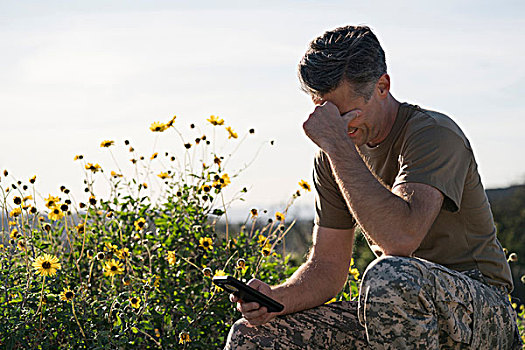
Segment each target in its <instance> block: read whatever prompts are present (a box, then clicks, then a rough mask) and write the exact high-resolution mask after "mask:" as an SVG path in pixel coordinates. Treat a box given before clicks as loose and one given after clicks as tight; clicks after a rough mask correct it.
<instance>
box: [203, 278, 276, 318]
mask: <svg viewBox="0 0 525 350" xmlns="http://www.w3.org/2000/svg"><path fill="white" fill-rule="evenodd" d="M212 281H213V283H215V284H216V285H217V286H219V287H221V288H223V289H225V290H226V291H228V292H230V293H233V295H235V296H236V297H238V298H241V299H242V301H244V302H245V303H248V302H252V301H254V302H256V303H258V304H259V305H261V307H262V306H266V308H267V309H268V312H280V311H283V309H284V306H283V305H282V304H281V303H278V302H277V301H275V300H273V299H272V298H270V297H269V296H267V295H264V294H262V293H261V292H259V291H258V290H256V289H253V288H252V287H250V286H248V285H247V284H246V283H243V282H241V281H239V280H238V279H236V278H234V277H232V276H216V277H213V279H212Z"/></svg>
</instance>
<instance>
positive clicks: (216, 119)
mask: <svg viewBox="0 0 525 350" xmlns="http://www.w3.org/2000/svg"><path fill="white" fill-rule="evenodd" d="M207 121H209V122H210V123H212V125H215V126H217V125H223V124H224V120H223V119H219V117H217V116H214V115H211V116H210V118H208V119H207Z"/></svg>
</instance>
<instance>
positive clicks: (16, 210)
mask: <svg viewBox="0 0 525 350" xmlns="http://www.w3.org/2000/svg"><path fill="white" fill-rule="evenodd" d="M20 214H22V209H20V208H14V209H13V210H11V212H10V213H9V216H13V217H15V218H16V217H17V216H18V215H20Z"/></svg>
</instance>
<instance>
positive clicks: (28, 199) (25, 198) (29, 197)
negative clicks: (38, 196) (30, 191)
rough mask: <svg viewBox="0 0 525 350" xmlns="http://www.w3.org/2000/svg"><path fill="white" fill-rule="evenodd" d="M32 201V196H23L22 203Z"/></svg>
mask: <svg viewBox="0 0 525 350" xmlns="http://www.w3.org/2000/svg"><path fill="white" fill-rule="evenodd" d="M32 199H33V196H32V195H29V196H25V197H24V201H30V200H32Z"/></svg>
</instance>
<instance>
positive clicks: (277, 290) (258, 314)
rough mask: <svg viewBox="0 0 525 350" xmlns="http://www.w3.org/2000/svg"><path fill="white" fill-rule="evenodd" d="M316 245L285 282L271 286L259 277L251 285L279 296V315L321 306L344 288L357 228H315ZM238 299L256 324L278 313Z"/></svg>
mask: <svg viewBox="0 0 525 350" xmlns="http://www.w3.org/2000/svg"><path fill="white" fill-rule="evenodd" d="M313 237H314V238H313V245H312V249H311V252H310V255H309V257H308V260H307V261H306V262H305V263H304V264H303V265H301V267H299V269H297V271H295V273H294V274H293V275H292V276H291V277H290V278H289V279H288V280H287V281H286V282H284V283H283V284H281V285H279V286H274V287H270V286H269V285H267V284H266V283H264V282H262V281H259V280H256V279H254V280H251V281H250V282H248V285H249V286H251V287H252V288H255V289H257V290H259V291H260V292H262V293H264V294H266V295H268V296H270V297H272V298H274V299H276V300H277V301H279V302H281V303H282V304H283V305H284V310H283V311H282V312H280V313H278V314H289V313H292V312H297V311H301V310H305V309H309V308H312V307H315V306H319V305H321V304H323V303H325V302H326V301H328V300H330V299H331V298H333V297H334V296H335V295H337V293H339V291H340V290H341V289H342V288H343V286H344V283H345V282H346V278H347V276H348V268H349V267H350V260H351V258H352V246H353V243H354V229H348V230H338V229H331V228H325V227H317V226H316V227H315V228H314V232H313ZM230 299H231V301H232V302H237V310H239V311H240V312H241V313H242V315H243V316H244V318H245V319H246V320H248V322H249V323H250V324H252V325H254V326H257V325H261V324H264V323H266V322H268V321H269V320H271V319H272V318H273V317H275V316H276V315H278V314H277V313H268V312H267V310H266V307H260V305H258V304H257V303H254V302H248V303H243V302H239V299H238V298H237V297H235V296H233V295H231V296H230Z"/></svg>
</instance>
